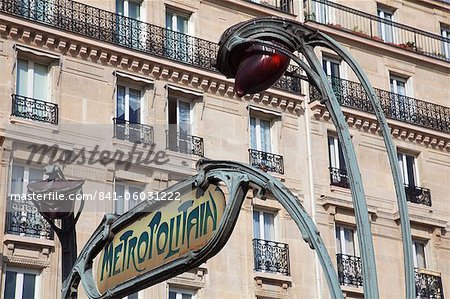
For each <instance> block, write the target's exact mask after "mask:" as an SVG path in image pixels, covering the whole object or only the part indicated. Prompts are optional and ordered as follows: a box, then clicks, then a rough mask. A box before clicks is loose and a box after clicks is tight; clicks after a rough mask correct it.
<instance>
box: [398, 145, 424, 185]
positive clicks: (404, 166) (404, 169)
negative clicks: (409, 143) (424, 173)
mask: <svg viewBox="0 0 450 299" xmlns="http://www.w3.org/2000/svg"><path fill="white" fill-rule="evenodd" d="M406 156H409V157H412V158H413V165H412V167H413V170H412V171H413V173H414V176H415V177H414V181H415V183H416V187H418V186H419V185H420V184H419V182H420V178H419V171H418V170H417V157H416V156H413V155H409V154H406V153H403V152H401V151H398V152H397V159H398V162H399V166H400V170H401V175H402V178H403V184H408V182H409V177H408V163H406Z"/></svg>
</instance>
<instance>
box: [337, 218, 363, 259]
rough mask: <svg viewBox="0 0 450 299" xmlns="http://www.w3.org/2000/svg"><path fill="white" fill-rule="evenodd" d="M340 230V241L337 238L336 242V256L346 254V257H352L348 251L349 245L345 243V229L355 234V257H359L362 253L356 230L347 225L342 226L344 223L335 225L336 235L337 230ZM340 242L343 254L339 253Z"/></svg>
mask: <svg viewBox="0 0 450 299" xmlns="http://www.w3.org/2000/svg"><path fill="white" fill-rule="evenodd" d="M338 228H339V239H337V238H336V237H335V242H336V254H345V255H350V254H349V253H348V250H347V245H346V242H345V229H348V230H351V231H352V232H353V249H354V254H355V255H354V256H356V257H359V256H360V253H359V243H358V234H357V233H356V228H355V227H352V226H349V225H346V224H342V223H335V228H334V232H335V234H336V230H337V229H338ZM338 242H339V245H340V247H341V252H338V248H339V246H338Z"/></svg>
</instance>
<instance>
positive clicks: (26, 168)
mask: <svg viewBox="0 0 450 299" xmlns="http://www.w3.org/2000/svg"><path fill="white" fill-rule="evenodd" d="M14 166H19V167H23V183H22V193H23V194H26V193H27V185H28V184H29V183H30V170H31V169H34V170H39V171H41V172H42V177H44V170H43V169H40V168H38V167H31V166H30V165H24V164H21V163H15V162H14V161H13V162H12V163H11V167H10V171H9V182H8V183H9V186H8V190H9V192H8V194H10V193H11V191H12V190H11V188H12V179H13V177H12V174H13V167H14Z"/></svg>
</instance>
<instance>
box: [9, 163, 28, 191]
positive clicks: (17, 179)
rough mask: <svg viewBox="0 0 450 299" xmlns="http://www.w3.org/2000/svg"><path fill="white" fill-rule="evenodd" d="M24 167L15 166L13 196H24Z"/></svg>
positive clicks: (12, 183)
mask: <svg viewBox="0 0 450 299" xmlns="http://www.w3.org/2000/svg"><path fill="white" fill-rule="evenodd" d="M24 169H25V168H24V167H23V166H18V165H13V169H12V175H11V194H22V192H23V173H24Z"/></svg>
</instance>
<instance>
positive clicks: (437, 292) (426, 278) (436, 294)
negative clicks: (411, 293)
mask: <svg viewBox="0 0 450 299" xmlns="http://www.w3.org/2000/svg"><path fill="white" fill-rule="evenodd" d="M422 271H423V270H421V269H417V268H416V269H415V277H416V299H444V289H443V287H442V279H441V276H439V275H433V274H428V273H426V271H423V272H422Z"/></svg>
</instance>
